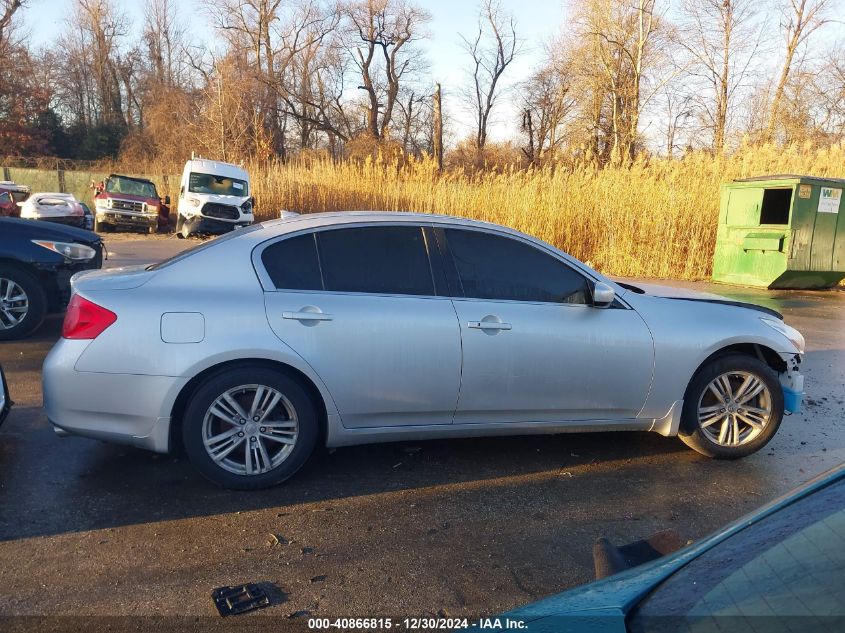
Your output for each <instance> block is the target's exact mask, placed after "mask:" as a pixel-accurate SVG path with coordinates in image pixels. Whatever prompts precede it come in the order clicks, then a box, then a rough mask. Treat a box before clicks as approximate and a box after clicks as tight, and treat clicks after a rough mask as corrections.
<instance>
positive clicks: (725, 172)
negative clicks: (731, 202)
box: [23, 145, 845, 279]
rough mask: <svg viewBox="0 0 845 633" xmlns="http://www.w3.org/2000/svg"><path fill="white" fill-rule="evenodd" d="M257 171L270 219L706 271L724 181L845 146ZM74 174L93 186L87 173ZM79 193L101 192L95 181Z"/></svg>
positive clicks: (598, 263) (801, 163)
mask: <svg viewBox="0 0 845 633" xmlns="http://www.w3.org/2000/svg"><path fill="white" fill-rule="evenodd" d="M123 169H124V170H128V171H131V172H134V173H139V172H140V173H147V174H148V175H149V177H151V178H153V179H154V180H155V181H156V182H157V184H158V185H159V189H160V193H161V194H162V195H165V194H167V195H170V196H171V197H173V198H174V199H175V197H176V194H177V193H178V183H179V177H178V175H174V174H175V173H176V172H177V171H178V168H177V169H174V168H172V167H171V168H169V169H166V168H161V167H159V166H155V165H150V166H141V165H132V166H131V167H129V168H128V169H127V166H124V167H123ZM247 169H248V170H249V172H250V175H251V178H252V181H253V191H254V193H255V195H256V198H257V200H258V204H257V208H258V209H259V211H260V213H259V218H260V219H266V218H270V217H277V215H278V211H279V210H280V209H288V210H291V211H298V212H301V213H311V212H319V211H336V210H357V209H378V210H398V211H419V212H429V213H444V214H449V215H457V216H463V217H471V218H477V219H482V220H488V221H491V222H496V223H499V224H505V225H507V226H511V227H514V228H516V229H519V230H521V231H524V232H526V233H530V234H532V235H535V236H537V237H539V238H541V239H543V240H546V241H547V242H550V243H552V244H554V245H555V246H558V247H560V248H561V249H563V250H565V251H567V252H569V253H571V254H572V255H574V256H575V257H578V258H579V259H582V260H584V261H589V262H591V263H592V265H594V266H595V267H596V268H597V269H599V270H601V271H603V272H605V273H608V274H614V275H623V276H631V277H666V278H670V277H671V278H680V279H701V278H705V277H707V276H708V275H709V274H710V266H711V259H712V254H713V247H714V243H715V235H716V223H717V216H718V207H719V185H720V184H721V183H722V182H725V181H728V180H731V179H733V178H740V177H748V176H755V175H761V174H775V173H801V174H812V175H816V176H832V177H845V146H843V145H834V146H832V147H828V148H821V149H819V148H813V147H809V146H793V147H788V148H785V149H784V148H775V147H768V146H763V147H744V148H742V149H741V150H740V151H738V152H737V153H736V154H734V155H731V156H727V157H714V156H711V155H709V154H706V153H692V154H689V155H687V156H686V157H684V158H683V159H680V160H673V161H668V160H651V161H641V162H636V163H634V164H633V165H630V166H619V167H612V166H611V167H605V168H602V169H597V168H596V167H595V166H593V165H590V164H584V165H576V166H574V167H573V166H566V167H563V166H561V167H558V168H557V169H549V168H547V169H539V170H530V171H520V170H511V171H506V172H505V173H490V172H486V173H481V174H476V175H466V174H461V173H449V174H445V175H443V176H441V177H438V176H437V175H436V171H435V169H434V165H433V163H432V162H431V161H417V162H410V163H408V164H405V165H398V164H395V163H393V164H390V163H383V162H381V161H378V160H375V161H368V162H363V163H360V162H342V163H335V162H331V161H328V160H320V159H318V160H313V161H309V162H308V163H305V162H302V163H288V164H264V165H258V164H256V165H247ZM68 174H69V176H68V178H69V180H72V181H73V182H74V183H77V182H78V183H79V184H80V185H82V183H83V182H85V183H86V184H87V174H85V173H82V172H73V173H71V172H68ZM156 174H158V175H156ZM92 175H93V174H92ZM23 182H26V181H25V180H23ZM69 188H70V187H69ZM74 192H75V193H77V195H78V196H81V197H83V198H88V197H90V194H89V193H88V192H87V191H85V189H84V188H82V189H81V190H80V191H75V189H74Z"/></svg>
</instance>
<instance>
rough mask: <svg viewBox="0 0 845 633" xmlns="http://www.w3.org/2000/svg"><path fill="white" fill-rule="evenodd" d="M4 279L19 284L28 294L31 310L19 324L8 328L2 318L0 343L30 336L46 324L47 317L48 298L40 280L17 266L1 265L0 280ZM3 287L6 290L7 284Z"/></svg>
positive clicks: (0, 317) (1, 317) (2, 317)
mask: <svg viewBox="0 0 845 633" xmlns="http://www.w3.org/2000/svg"><path fill="white" fill-rule="evenodd" d="M3 279H7V280H11V281H12V282H14V283H15V284H17V285H18V286H19V287H20V288H21V289H22V290H23V291H24V293H25V294H26V298H27V301H28V308H29V309H28V310H27V311H26V314H25V316H24V317H23V318H22V319H21V320H20V322H18V323H17V324H15V325H13V326H11V327H6V325H7V324H8V322H7V321H6V320H5V317H4V316H0V319H3V326H2V327H0V341H12V340H15V339H20V338H24V337H25V336H28V335H29V334H31V333H32V332H34V331H35V330H36V329H38V327H39V326H40V325H41V324H42V323H43V322H44V317H45V316H46V315H47V296H46V294H45V293H44V287H43V286H42V285H41V283H40V282H39V281H38V279H37V278H36V277H35V276H34V275H32V274H31V273H29V272H28V271H26V270H24V269H22V268H19V267H17V266H11V265H8V264H0V280H3ZM2 285H3V286H4V288H5V284H2Z"/></svg>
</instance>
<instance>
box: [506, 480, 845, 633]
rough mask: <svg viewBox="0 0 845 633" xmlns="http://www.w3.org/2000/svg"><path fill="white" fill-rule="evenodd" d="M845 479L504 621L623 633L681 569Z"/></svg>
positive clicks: (805, 490)
mask: <svg viewBox="0 0 845 633" xmlns="http://www.w3.org/2000/svg"><path fill="white" fill-rule="evenodd" d="M843 477H845V465H841V466H838V467H836V468H834V469H832V470H829V471H827V472H826V473H823V474H821V475H819V476H818V477H816V478H814V479H812V480H810V481H809V482H808V483H806V484H804V485H803V486H801V487H800V488H798V489H797V490H795V491H793V492H790V493H788V494H786V495H784V496H782V497H779V498H777V499H775V500H774V501H772V502H770V503H768V504H767V505H765V506H763V507H762V508H760V509H758V510H755V511H754V512H752V513H750V514H747V515H745V516H744V517H742V518H740V519H737V520H736V521H734V522H733V523H731V524H729V525H728V526H727V527H725V528H723V529H722V530H720V531H718V532H716V533H715V534H712V535H710V536H708V537H706V538H704V539H702V540H701V541H699V542H698V543H694V544H692V545H689V546H687V547H684V548H682V549H680V550H678V551H677V552H675V553H674V554H671V555H669V556H664V557H662V558H658V559H657V560H654V561H652V562H650V563H646V564H644V565H640V566H639V567H634V568H632V569H629V570H626V571H624V572H621V573H619V574H615V575H613V576H610V577H609V578H605V579H602V580H599V581H596V582H591V583H588V584H586V585H582V586H580V587H576V588H575V589H571V590H569V591H565V592H563V593H559V594H556V595H554V596H550V597H548V598H544V599H542V600H539V601H537V602H533V603H531V604H527V605H525V606H522V607H518V608H516V609H514V610H512V611H508V612H507V613H504V614H502V615H501V616H499V617H500V618H502V619H503V620H504V619H505V618H507V619H510V620H521V621H523V622H525V623H526V624H527V629H524V630H529V631H532V632H533V631H558V632H562V633H563V632H566V633H568V632H570V631H571V632H572V633H575V632H579V633H580V632H581V631H591V632H592V631H598V632H600V633H617V632H618V633H624V631H625V630H626V629H625V616H626V615H627V613H628V612H629V611H630V610H631V609H632V608H633V607H634V606H635V605H636V604H637V603H639V602H640V601H641V600H642V599H643V598H644V597H645V596H646V594H648V593H649V592H650V591H651V590H652V589H654V588H655V587H656V586H657V585H658V584H660V583H661V582H662V581H663V580H665V579H666V578H668V577H669V576H671V575H672V574H673V573H675V572H676V571H677V570H678V569H680V568H681V567H683V566H684V565H686V564H687V563H689V562H690V561H692V560H693V559H695V558H696V557H698V556H700V555H701V554H703V553H704V552H706V551H707V550H709V549H711V548H713V547H715V546H716V545H718V544H719V543H721V542H722V541H724V540H726V539H728V538H730V537H731V536H733V535H734V534H736V533H737V532H740V531H741V530H743V529H745V528H747V527H748V526H750V525H752V524H754V523H756V522H758V521H761V520H762V519H764V518H766V517H768V516H771V515H772V514H774V513H775V512H778V511H779V510H782V509H783V508H785V507H787V506H789V505H791V504H793V503H795V502H797V501H799V500H800V499H803V498H804V497H806V496H808V495H810V494H812V493H813V492H816V491H817V490H820V489H822V488H825V487H826V486H829V485H831V484H833V483H835V482H837V481H839V480H841V479H842V478H843Z"/></svg>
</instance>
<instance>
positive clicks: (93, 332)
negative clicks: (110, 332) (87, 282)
mask: <svg viewBox="0 0 845 633" xmlns="http://www.w3.org/2000/svg"><path fill="white" fill-rule="evenodd" d="M115 321H117V315H116V314H115V313H114V312H112V311H111V310H106V309H105V308H104V307H102V306H98V305H97V304H96V303H94V302H92V301H88V299H86V298H85V297H80V296H79V295H73V296H72V297H71V299H70V303H69V304H68V306H67V312H66V313H65V321H64V323H63V324H62V337H63V338H76V339H93V338H97V337H98V336H100V334H102V333H103V330H105V329H106V328H107V327H108V326H110V325H111V324H112V323H114V322H115Z"/></svg>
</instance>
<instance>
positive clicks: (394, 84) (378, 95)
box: [344, 0, 431, 142]
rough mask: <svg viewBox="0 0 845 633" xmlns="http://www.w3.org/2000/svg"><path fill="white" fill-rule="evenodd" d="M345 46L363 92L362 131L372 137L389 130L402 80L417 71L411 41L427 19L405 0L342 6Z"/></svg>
mask: <svg viewBox="0 0 845 633" xmlns="http://www.w3.org/2000/svg"><path fill="white" fill-rule="evenodd" d="M344 12H345V16H346V20H347V21H348V35H349V48H350V50H351V51H352V54H353V57H354V61H355V65H356V66H357V68H358V71H359V72H360V78H361V85H360V86H358V87H359V88H360V89H361V90H363V91H364V92H365V93H366V108H365V111H366V125H365V130H366V133H367V134H368V135H369V136H370V137H371V138H372V139H374V140H375V141H377V142H380V141H383V140H386V139H387V138H388V136H389V134H390V126H391V123H392V120H393V114H394V109H395V108H396V103H397V99H398V98H399V91H400V88H401V86H402V84H403V79H404V78H405V77H406V75H408V74H409V73H412V72H413V71H415V70H417V69H418V66H417V65H416V64H417V63H418V62H419V57H418V56H416V55H414V51H413V43H414V42H416V41H417V40H419V39H420V38H421V37H422V35H423V33H422V29H423V27H424V25H425V24H426V23H427V22H428V21H429V20H430V19H431V17H430V15H429V14H428V13H427V12H426V11H424V10H423V9H421V8H419V7H417V6H416V5H414V4H412V3H411V2H409V1H408V0H361V1H359V2H354V3H351V4H347V5H345V9H344Z"/></svg>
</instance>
